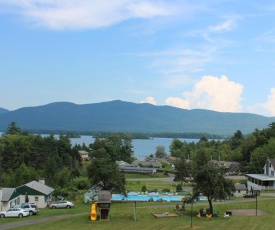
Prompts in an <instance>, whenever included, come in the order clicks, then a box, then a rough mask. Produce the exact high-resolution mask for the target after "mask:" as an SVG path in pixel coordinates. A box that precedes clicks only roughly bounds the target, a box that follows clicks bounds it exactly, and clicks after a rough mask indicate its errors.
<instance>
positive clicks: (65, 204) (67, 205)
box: [49, 200, 74, 209]
mask: <svg viewBox="0 0 275 230" xmlns="http://www.w3.org/2000/svg"><path fill="white" fill-rule="evenodd" d="M49 207H50V208H53V209H54V208H72V207H74V203H73V202H71V201H68V200H61V201H57V202H54V203H51V204H50V205H49Z"/></svg>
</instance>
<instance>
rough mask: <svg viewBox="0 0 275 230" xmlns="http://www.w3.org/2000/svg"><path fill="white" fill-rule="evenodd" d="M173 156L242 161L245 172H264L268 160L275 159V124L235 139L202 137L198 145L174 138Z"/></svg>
mask: <svg viewBox="0 0 275 230" xmlns="http://www.w3.org/2000/svg"><path fill="white" fill-rule="evenodd" d="M170 153H171V155H172V156H174V157H184V158H185V159H191V160H194V159H197V158H198V157H199V156H200V155H201V154H202V153H203V154H205V156H206V157H207V158H208V160H221V161H236V162H239V163H240V164H241V166H242V172H244V173H262V172H263V166H264V164H265V162H266V159H267V158H275V123H271V124H270V125H269V126H268V128H265V129H263V130H258V129H255V130H254V132H253V133H251V134H249V135H246V136H244V135H243V134H242V133H241V131H239V130H237V131H236V132H235V133H234V135H233V136H232V137H230V138H226V139H224V140H210V141H209V140H208V139H207V138H206V137H202V138H201V139H200V141H199V142H197V143H194V142H191V143H187V142H185V141H183V142H182V141H180V140H179V139H174V140H173V141H172V143H171V145H170ZM191 164H192V163H191ZM191 164H190V167H192V165H191ZM193 170H195V168H193Z"/></svg>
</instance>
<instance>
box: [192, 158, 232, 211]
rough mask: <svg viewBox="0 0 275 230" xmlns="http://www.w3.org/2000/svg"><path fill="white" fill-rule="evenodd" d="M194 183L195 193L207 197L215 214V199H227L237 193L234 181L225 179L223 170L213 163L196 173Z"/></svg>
mask: <svg viewBox="0 0 275 230" xmlns="http://www.w3.org/2000/svg"><path fill="white" fill-rule="evenodd" d="M194 182H195V186H194V192H195V193H198V192H200V193H202V194H203V195H204V196H206V197H207V200H208V203H209V209H210V212H211V213H213V204H212V201H213V200H214V199H215V200H216V199H219V200H222V199H226V198H227V197H231V194H232V192H234V191H235V187H234V183H233V181H232V180H229V179H226V178H225V177H224V173H223V169H222V168H220V167H218V166H216V165H214V164H211V163H208V164H206V165H204V166H203V167H201V168H200V169H199V170H198V171H197V172H196V174H195V176H194Z"/></svg>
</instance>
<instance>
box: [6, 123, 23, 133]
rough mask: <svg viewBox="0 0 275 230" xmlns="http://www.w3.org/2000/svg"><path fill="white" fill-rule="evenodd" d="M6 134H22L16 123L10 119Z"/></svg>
mask: <svg viewBox="0 0 275 230" xmlns="http://www.w3.org/2000/svg"><path fill="white" fill-rule="evenodd" d="M6 134H10V135H19V134H22V130H21V129H20V128H19V127H18V126H17V125H16V122H15V121H12V122H11V123H10V124H9V125H8V130H7V132H6Z"/></svg>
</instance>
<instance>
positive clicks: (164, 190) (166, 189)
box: [162, 188, 170, 193]
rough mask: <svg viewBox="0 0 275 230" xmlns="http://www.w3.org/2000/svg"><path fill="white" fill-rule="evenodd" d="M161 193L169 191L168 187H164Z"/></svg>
mask: <svg viewBox="0 0 275 230" xmlns="http://www.w3.org/2000/svg"><path fill="white" fill-rule="evenodd" d="M162 192H163V193H166V192H170V189H169V188H165V189H163V190H162Z"/></svg>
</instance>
